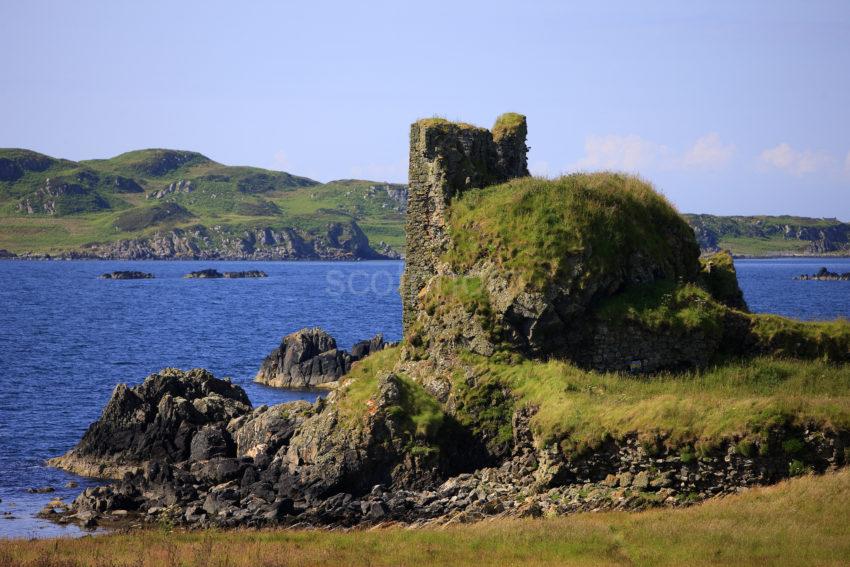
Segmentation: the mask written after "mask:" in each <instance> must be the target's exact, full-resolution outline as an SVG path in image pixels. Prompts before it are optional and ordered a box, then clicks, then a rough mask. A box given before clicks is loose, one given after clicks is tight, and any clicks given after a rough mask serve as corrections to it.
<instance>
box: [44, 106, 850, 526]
mask: <svg viewBox="0 0 850 567" xmlns="http://www.w3.org/2000/svg"><path fill="white" fill-rule="evenodd" d="M526 130H527V127H526V120H525V117H524V116H521V115H518V114H507V115H503V116H502V117H500V118H499V119H498V120H497V121H496V124H495V125H494V127H493V128H492V130H487V129H484V128H479V127H476V126H472V125H469V124H463V123H452V122H448V121H445V120H442V119H426V120H421V121H419V122H417V123H415V124H414V125H413V126H412V128H411V132H410V142H411V149H410V185H409V196H408V206H407V213H406V214H407V233H408V259H407V263H406V267H405V273H404V277H403V281H402V288H401V295H402V301H403V312H404V315H403V316H404V339H403V341H402V342H401V344H400V345H398V346H394V347H391V348H377V346H376V348H374V349H373V345H372V344H371V342H370V343H369V345H368V348H367V346H366V345H365V344H360V345H359V346H358V347H355V349H352V352H351V353H348V356H349V358H346V357H345V356H344V355H343V354H341V352H340V351H339V350H338V349H337V348H336V344H335V342H334V341H333V339H332V338H331V337H329V336H327V335H326V334H324V333H322V332H321V331H319V330H316V329H308V330H302V331H300V332H298V333H295V334H293V335H289V336H288V337H286V338H284V340H283V342H282V344H281V346H280V347H279V349H277V350H276V351H275V352H273V353H272V355H270V356H269V357H268V358H267V359H266V361H265V362H264V363H263V369H262V370H261V372H260V374H261V375H262V376H263V379H264V380H269V381H271V380H279V384H280V385H288V386H291V385H294V384H298V383H303V382H304V381H305V376H308V378H307V379H306V380H307V381H311V380H313V376H314V375H315V376H316V377H317V379H321V380H325V379H329V378H334V379H335V381H337V382H338V383H337V385H336V387H334V388H333V389H332V390H331V391H330V393H329V394H328V396H327V397H326V398H324V399H321V400H319V401H317V402H316V403H315V404H308V403H306V402H295V403H289V404H281V405H278V406H274V407H265V406H263V407H259V408H252V407H251V405H250V403H249V402H248V400H247V397H246V396H245V394H244V392H243V391H242V390H241V389H240V388H239V387H238V386H234V385H232V384H230V383H228V382H226V381H222V380H217V379H215V378H214V377H212V376H211V375H209V373H207V372H205V371H203V370H192V371H189V372H180V371H177V370H166V371H163V372H160V373H158V374H154V375H152V376H149V377H148V378H147V379H146V380H145V381H144V382H143V383H142V384H141V385H139V386H136V387H135V388H128V387H126V386H119V387H118V388H117V389H116V391H115V392H114V394H113V397H112V399H111V400H110V402H109V403H108V405H107V407H106V408H105V409H104V412H103V415H102V416H101V418H100V419H99V420H98V421H97V422H95V423H94V424H93V425H92V426H91V427H90V428H89V430H88V431H87V432H86V434H85V435H84V437H83V439H82V441H81V442H80V443H79V444H78V445H77V446H76V447H75V448H73V449H72V450H71V451H70V452H69V453H68V454H67V455H65V456H64V457H60V458H59V459H56V460H54V461H52V464H54V465H56V466H61V467H64V468H67V469H69V470H75V471H77V472H82V473H84V474H90V475H92V476H110V477H112V478H115V479H116V480H115V481H114V482H112V483H110V484H105V485H103V486H100V487H96V488H89V489H86V490H85V491H84V492H83V493H82V494H80V495H79V497H77V499H76V500H75V501H74V502H73V503H72V504H71V505H69V506H68V508H67V509H65V510H63V511H61V512H60V513H55V512H54V513H53V514H52V517H54V518H56V519H58V520H60V521H76V522H81V523H84V524H87V525H93V524H94V523H98V522H100V523H102V524H106V525H108V524H109V523H110V522H112V520H113V519H114V518H123V519H126V518H127V517H128V516H129V517H132V518H133V521H134V522H138V523H145V522H168V523H174V524H177V525H182V526H187V527H209V526H220V527H240V526H331V527H349V526H360V525H374V524H379V523H385V522H403V523H407V524H412V525H425V524H431V523H453V522H468V521H474V520H478V519H482V518H485V517H488V516H499V515H509V516H540V515H544V514H546V515H551V514H562V513H569V512H572V511H577V510H602V509H623V510H633V509H642V508H646V507H653V506H686V505H689V504H692V503H695V502H699V501H702V500H705V499H708V498H712V497H715V496H718V495H724V494H730V493H734V492H737V491H740V490H742V489H745V488H746V487H750V486H755V485H761V484H770V483H774V482H777V481H779V480H781V479H784V478H788V477H789V476H794V475H799V474H807V473H819V472H823V471H826V470H830V469H834V468H838V467H842V466H845V465H846V464H847V463H848V461H850V425H848V424H850V407H847V404H846V403H845V402H844V401H843V400H845V398H843V397H838V398H835V397H833V396H831V395H826V394H824V395H823V396H821V393H823V392H830V391H831V390H830V389H829V388H830V386H829V384H833V383H834V384H838V383H843V382H846V379H847V377H848V376H850V367H848V365H847V362H849V361H850V324H847V323H846V322H842V321H835V322H828V323H803V322H799V321H793V320H789V319H784V318H781V317H774V316H763V315H756V314H752V313H749V312H748V310H747V307H746V304H745V302H744V301H743V296H742V294H741V291H740V289H739V287H738V283H737V277H736V274H735V271H734V266H733V264H732V262H731V258H730V257H729V256H728V255H727V254H719V255H717V256H714V257H711V258H703V259H700V250H699V246H698V245H697V242H696V238H695V236H694V232H693V231H692V230H691V229H690V228H689V227H688V225H687V223H686V222H685V221H684V220H683V219H682V218H681V216H680V215H679V214H678V213H677V212H676V211H675V210H674V209H673V208H672V207H671V206H670V205H669V203H667V201H666V200H665V199H664V198H663V197H662V196H660V195H659V194H658V193H656V192H655V191H654V190H653V189H652V187H651V186H649V185H648V184H646V183H645V182H643V181H641V180H639V179H636V178H633V177H630V176H627V175H620V174H610V173H600V174H576V175H570V176H566V177H563V178H559V179H555V180H543V179H534V178H530V177H528V171H527V165H526V163H527V162H526V151H527V147H526V141H525V139H526ZM355 351H357V352H356V353H355ZM355 356H356V357H357V358H358V360H356V361H354V358H355ZM342 370H345V372H342ZM648 375H651V377H649V376H648ZM815 376H816V377H817V378H814V377H815ZM830 380H833V382H830ZM821 384H823V386H820V385H821ZM821 387H822V388H823V392H822V391H821V390H819V389H818V388H821ZM121 475H123V476H121Z"/></svg>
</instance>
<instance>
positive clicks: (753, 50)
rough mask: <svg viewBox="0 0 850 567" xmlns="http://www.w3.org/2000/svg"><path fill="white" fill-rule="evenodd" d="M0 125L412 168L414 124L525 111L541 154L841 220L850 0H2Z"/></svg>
mask: <svg viewBox="0 0 850 567" xmlns="http://www.w3.org/2000/svg"><path fill="white" fill-rule="evenodd" d="M0 48H2V53H4V55H5V57H4V58H3V65H2V68H0V81H2V88H0V104H2V108H3V119H2V127H0V147H27V148H32V149H35V150H38V151H41V152H44V153H47V154H50V155H54V156H61V157H67V158H70V159H85V158H94V157H109V156H112V155H116V154H118V153H121V152H123V151H127V150H130V149H138V148H143V147H170V148H181V149H192V150H197V151H200V152H202V153H204V154H206V155H208V156H209V157H211V158H213V159H215V160H218V161H221V162H223V163H227V164H234V165H235V164H247V165H257V166H261V167H269V168H273V169H284V170H287V171H290V172H292V173H296V174H301V175H307V176H310V177H313V178H315V179H319V180H322V181H327V180H331V179H336V178H346V177H360V178H369V179H376V180H389V181H404V180H406V176H407V166H406V162H407V136H408V127H409V124H410V123H411V122H412V121H414V120H415V119H417V118H419V117H425V116H433V115H440V116H445V117H447V118H451V119H455V118H457V119H462V120H465V121H468V122H473V123H477V124H480V125H483V126H489V125H490V124H492V122H493V120H494V118H495V117H496V116H497V115H498V114H499V113H501V112H504V111H518V112H522V113H524V114H526V115H527V116H528V120H529V129H530V132H529V145H530V146H531V152H530V154H529V161H530V164H531V167H532V170H533V172H535V173H538V174H544V175H549V176H554V175H558V174H560V173H564V172H569V171H574V170H576V169H587V170H591V169H599V168H606V169H617V170H626V171H633V172H637V173H640V174H641V175H642V176H644V177H645V178H647V179H649V180H651V181H652V182H653V183H654V184H655V185H656V187H657V188H659V189H660V190H661V191H663V192H664V193H665V194H666V195H667V196H668V197H669V198H670V199H671V200H672V201H673V202H674V203H675V204H676V205H677V206H678V207H679V209H680V210H682V211H683V212H708V213H717V214H755V213H764V214H800V215H808V216H818V217H821V216H830V217H831V216H836V217H839V218H842V219H843V220H850V2H842V1H834V2H826V1H799V2H776V1H770V2H768V1H765V2H747V1H738V2H725V1H717V0H715V1H713V2H705V3H700V2H533V1H528V2H523V3H520V2H499V1H488V2H477V1H476V2H474V1H469V2H463V1H461V0H454V1H453V2H443V1H440V0H432V1H429V2H421V3H413V2H410V3H408V2H398V1H396V2H367V1H363V2H323V1H320V0H313V1H311V2H259V1H256V2H252V1H245V2H216V1H204V2H189V1H186V2H184V1H181V2H156V1H146V2H129V1H103V2H90V1H84V0H78V1H74V2H60V1H58V0H57V1H55V2H44V1H39V0H27V1H23V0H20V1H12V0H3V2H2V4H0Z"/></svg>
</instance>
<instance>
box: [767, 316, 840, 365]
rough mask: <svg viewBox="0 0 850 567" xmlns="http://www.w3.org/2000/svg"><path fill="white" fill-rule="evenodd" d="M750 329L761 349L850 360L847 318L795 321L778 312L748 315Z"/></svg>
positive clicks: (804, 356) (809, 357)
mask: <svg viewBox="0 0 850 567" xmlns="http://www.w3.org/2000/svg"><path fill="white" fill-rule="evenodd" d="M750 321H751V329H750V330H751V333H752V335H753V337H754V338H755V340H756V344H757V347H758V349H759V350H760V351H762V352H769V353H773V354H775V355H777V356H791V357H796V358H807V359H822V360H826V361H834V362H847V361H850V321H847V320H846V319H836V320H835V321H819V322H812V321H795V320H793V319H787V318H785V317H779V316H777V315H751V316H750Z"/></svg>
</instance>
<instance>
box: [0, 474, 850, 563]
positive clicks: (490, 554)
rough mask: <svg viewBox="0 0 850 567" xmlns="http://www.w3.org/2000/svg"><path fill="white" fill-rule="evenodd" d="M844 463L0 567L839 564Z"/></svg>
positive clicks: (180, 539)
mask: <svg viewBox="0 0 850 567" xmlns="http://www.w3.org/2000/svg"><path fill="white" fill-rule="evenodd" d="M848 558H850V470H847V469H845V470H843V471H841V472H838V473H833V474H827V475H825V476H822V477H804V478H798V479H794V480H791V481H788V482H785V483H782V484H780V485H777V486H774V487H770V488H764V489H753V490H750V491H748V492H746V493H743V494H740V495H736V496H731V497H727V498H724V499H719V500H714V501H710V502H707V503H705V504H702V505H700V506H695V507H692V508H687V509H675V510H671V509H665V510H662V509H659V510H653V511H648V512H641V513H636V514H628V513H613V512H612V513H598V514H589V513H588V514H576V515H574V516H568V517H562V518H550V519H540V520H531V519H528V520H516V519H513V520H508V519H497V520H493V521H487V522H481V523H477V524H471V525H454V526H448V527H442V528H427V529H405V528H402V527H389V528H384V529H374V530H369V531H353V532H324V531H321V530H315V531H305V530H294V531H287V530H279V531H238V532H216V531H207V532H194V533H182V532H175V533H166V532H163V531H143V532H136V533H131V534H123V535H107V536H97V537H88V538H82V539H58V540H37V541H24V540H12V541H0V566H2V567H7V566H8V567H11V566H18V565H22V566H23V565H32V566H36V565H38V566H42V567H59V566H62V567H66V566H67V567H70V566H76V565H104V566H105V565H110V566H123V565H127V566H139V567H146V566H155V565H167V566H176V565H183V566H187V567H189V566H201V565H204V566H206V565H221V566H233V567H238V566H252V567H253V566H258V565H269V566H270V565H281V566H287V565H315V566H324V565H327V566H331V565H333V566H345V565H372V566H406V565H415V566H421V565H476V566H478V565H505V566H507V565H846V564H847V560H848Z"/></svg>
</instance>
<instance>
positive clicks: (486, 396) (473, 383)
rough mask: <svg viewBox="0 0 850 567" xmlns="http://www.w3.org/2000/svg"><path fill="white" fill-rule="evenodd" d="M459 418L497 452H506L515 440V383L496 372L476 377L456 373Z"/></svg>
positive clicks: (455, 389)
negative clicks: (510, 382)
mask: <svg viewBox="0 0 850 567" xmlns="http://www.w3.org/2000/svg"><path fill="white" fill-rule="evenodd" d="M452 384H453V396H454V404H455V412H454V415H455V418H456V419H457V420H458V422H459V423H460V424H461V425H463V426H464V427H467V428H469V430H470V431H471V432H472V433H473V434H474V435H475V436H476V437H477V438H479V439H481V440H482V441H483V442H484V444H485V445H486V446H487V449H488V450H489V451H490V452H492V453H495V454H500V453H504V452H505V451H506V450H507V448H508V447H509V446H510V444H511V441H512V440H513V427H512V423H511V418H512V416H513V413H514V408H515V399H514V395H513V393H512V390H511V385H510V384H509V383H508V382H506V381H505V380H502V379H501V377H499V376H497V375H494V374H487V375H484V376H481V377H477V378H474V379H469V378H466V377H465V376H463V374H462V373H458V374H456V375H455V377H454V379H453V381H452Z"/></svg>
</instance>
